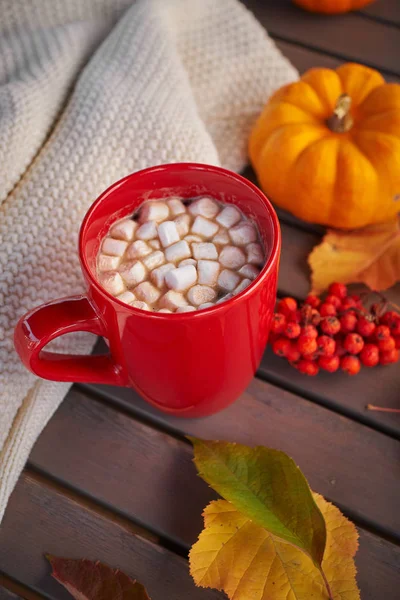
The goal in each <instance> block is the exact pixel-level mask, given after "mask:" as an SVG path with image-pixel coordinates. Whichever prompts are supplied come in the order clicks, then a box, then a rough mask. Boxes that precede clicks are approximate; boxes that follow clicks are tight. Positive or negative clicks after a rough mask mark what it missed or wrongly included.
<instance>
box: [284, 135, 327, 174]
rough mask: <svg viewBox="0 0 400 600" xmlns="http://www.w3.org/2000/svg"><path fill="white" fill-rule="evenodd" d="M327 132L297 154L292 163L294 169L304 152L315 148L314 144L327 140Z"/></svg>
mask: <svg viewBox="0 0 400 600" xmlns="http://www.w3.org/2000/svg"><path fill="white" fill-rule="evenodd" d="M329 137H330V135H329V131H327V133H326V135H323V136H322V137H320V138H319V139H318V140H314V141H313V142H311V144H309V145H308V146H306V147H305V148H303V150H302V151H301V152H300V154H298V155H297V156H296V160H295V161H294V163H293V167H296V165H297V163H298V161H299V160H300V158H301V157H302V156H303V154H304V153H305V152H308V150H309V149H310V148H312V147H313V146H315V145H316V144H319V143H320V142H322V141H323V140H324V139H325V138H329Z"/></svg>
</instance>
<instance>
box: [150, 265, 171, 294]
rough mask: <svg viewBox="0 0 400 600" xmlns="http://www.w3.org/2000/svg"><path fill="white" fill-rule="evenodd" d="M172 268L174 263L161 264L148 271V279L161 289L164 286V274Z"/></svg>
mask: <svg viewBox="0 0 400 600" xmlns="http://www.w3.org/2000/svg"><path fill="white" fill-rule="evenodd" d="M173 269H175V265H173V264H171V263H167V264H166V265H162V266H161V267H158V268H157V269H154V271H152V272H151V273H150V279H151V281H152V282H153V283H154V285H156V286H157V287H158V288H160V289H161V288H162V287H163V286H164V280H165V275H166V274H167V273H168V271H172V270H173Z"/></svg>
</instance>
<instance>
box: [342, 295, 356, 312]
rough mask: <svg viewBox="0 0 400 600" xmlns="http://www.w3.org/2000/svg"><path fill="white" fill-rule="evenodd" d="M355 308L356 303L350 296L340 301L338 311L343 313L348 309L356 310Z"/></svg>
mask: <svg viewBox="0 0 400 600" xmlns="http://www.w3.org/2000/svg"><path fill="white" fill-rule="evenodd" d="M356 307H357V302H356V301H355V300H354V298H352V297H351V296H346V298H344V299H343V301H342V305H341V307H340V310H341V311H345V310H348V309H349V308H356Z"/></svg>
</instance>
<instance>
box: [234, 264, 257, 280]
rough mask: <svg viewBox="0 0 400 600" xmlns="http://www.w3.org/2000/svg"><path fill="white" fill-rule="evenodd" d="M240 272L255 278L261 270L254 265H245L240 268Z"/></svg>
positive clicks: (249, 277)
mask: <svg viewBox="0 0 400 600" xmlns="http://www.w3.org/2000/svg"><path fill="white" fill-rule="evenodd" d="M239 273H240V274H241V275H243V276H244V277H247V278H248V279H255V278H256V277H257V276H258V275H259V273H260V271H259V269H257V267H255V266H254V265H244V266H243V267H242V268H241V269H239Z"/></svg>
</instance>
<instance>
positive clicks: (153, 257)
mask: <svg viewBox="0 0 400 600" xmlns="http://www.w3.org/2000/svg"><path fill="white" fill-rule="evenodd" d="M143 263H144V265H145V267H147V269H149V271H152V270H153V269H155V268H156V267H159V266H160V265H162V264H164V263H165V256H164V252H162V251H161V250H156V251H155V252H152V253H151V254H149V255H148V256H146V257H145V258H144V259H143Z"/></svg>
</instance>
